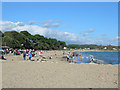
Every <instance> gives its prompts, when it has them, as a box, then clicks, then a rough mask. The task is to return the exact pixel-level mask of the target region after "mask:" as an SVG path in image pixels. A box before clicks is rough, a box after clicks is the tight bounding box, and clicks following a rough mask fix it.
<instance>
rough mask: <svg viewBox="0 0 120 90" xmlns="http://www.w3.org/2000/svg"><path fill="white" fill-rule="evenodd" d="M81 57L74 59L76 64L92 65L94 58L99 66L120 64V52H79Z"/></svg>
mask: <svg viewBox="0 0 120 90" xmlns="http://www.w3.org/2000/svg"><path fill="white" fill-rule="evenodd" d="M77 53H78V54H81V57H79V56H78V57H76V56H75V57H74V62H77V63H90V61H91V58H93V59H94V60H93V62H94V63H98V64H110V63H112V64H120V60H119V59H118V56H120V52H77Z"/></svg>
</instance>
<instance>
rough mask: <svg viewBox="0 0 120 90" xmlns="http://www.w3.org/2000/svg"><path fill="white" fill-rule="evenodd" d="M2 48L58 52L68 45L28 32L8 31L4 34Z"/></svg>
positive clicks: (1, 34)
mask: <svg viewBox="0 0 120 90" xmlns="http://www.w3.org/2000/svg"><path fill="white" fill-rule="evenodd" d="M0 36H1V37H2V46H9V47H10V48H13V49H15V48H17V49H35V50H56V49H63V48H64V47H66V43H65V42H63V41H58V40H56V39H53V38H46V37H44V36H42V35H39V34H35V35H31V34H30V33H29V32H28V31H21V32H17V31H6V32H4V33H2V32H1V31H0Z"/></svg>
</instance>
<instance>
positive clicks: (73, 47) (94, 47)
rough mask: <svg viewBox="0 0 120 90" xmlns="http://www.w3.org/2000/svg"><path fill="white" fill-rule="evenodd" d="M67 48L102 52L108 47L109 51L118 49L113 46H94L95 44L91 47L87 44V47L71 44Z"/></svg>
mask: <svg viewBox="0 0 120 90" xmlns="http://www.w3.org/2000/svg"><path fill="white" fill-rule="evenodd" d="M67 47H68V48H72V49H85V48H89V49H99V50H102V49H104V48H105V47H107V50H112V49H113V48H116V49H118V47H117V46H112V45H107V46H102V45H94V44H91V45H87V44H85V45H77V44H70V45H68V46H67Z"/></svg>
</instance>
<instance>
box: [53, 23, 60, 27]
mask: <svg viewBox="0 0 120 90" xmlns="http://www.w3.org/2000/svg"><path fill="white" fill-rule="evenodd" d="M59 25H60V23H53V24H52V27H58V26H59Z"/></svg>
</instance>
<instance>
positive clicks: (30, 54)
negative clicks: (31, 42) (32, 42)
mask: <svg viewBox="0 0 120 90" xmlns="http://www.w3.org/2000/svg"><path fill="white" fill-rule="evenodd" d="M28 56H29V60H31V57H32V53H31V51H29V54H28Z"/></svg>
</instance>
